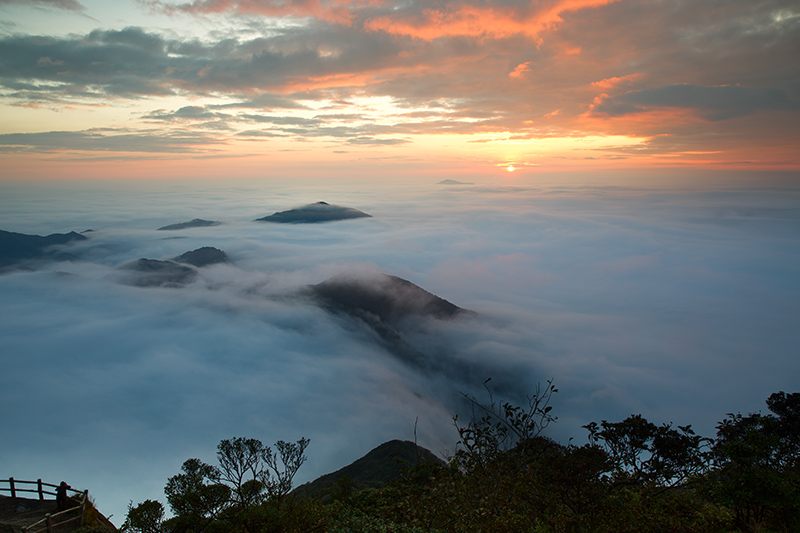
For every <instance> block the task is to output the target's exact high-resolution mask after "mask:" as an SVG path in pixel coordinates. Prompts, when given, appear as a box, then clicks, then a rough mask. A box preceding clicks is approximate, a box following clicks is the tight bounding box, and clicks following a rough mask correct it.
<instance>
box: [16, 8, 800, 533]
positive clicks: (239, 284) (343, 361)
mask: <svg viewBox="0 0 800 533" xmlns="http://www.w3.org/2000/svg"><path fill="white" fill-rule="evenodd" d="M319 201H325V202H329V203H331V204H334V205H340V206H345V207H352V208H355V209H359V210H362V211H364V212H366V213H368V214H370V215H371V217H364V218H358V219H353V220H342V221H336V222H331V223H325V224H271V223H266V222H257V220H258V219H261V218H263V217H265V216H268V215H271V214H273V213H275V212H280V211H284V210H288V209H290V208H293V207H297V206H302V205H305V204H310V203H313V202H319ZM193 219H204V220H207V221H217V222H219V224H218V225H212V226H204V227H193V228H187V229H183V230H179V231H178V230H176V231H159V228H162V227H164V226H168V225H174V224H180V223H184V222H188V221H191V220H193ZM0 230H3V231H5V232H14V233H22V234H26V235H50V234H53V233H68V232H70V231H76V232H83V236H85V237H86V239H85V240H80V241H74V242H72V243H71V244H69V245H65V246H64V247H62V248H59V249H58V250H57V252H58V253H53V254H51V255H48V256H46V257H45V258H38V259H37V260H35V261H33V262H23V263H20V264H16V263H15V264H10V265H9V266H8V268H5V267H4V264H3V263H2V262H0V267H3V268H0V341H2V342H1V343H0V430H2V431H3V434H4V436H5V434H6V433H7V434H8V435H13V438H4V439H3V440H2V443H0V478H6V477H8V476H14V477H15V478H17V479H37V478H39V477H41V478H43V479H44V480H45V481H48V482H56V483H57V482H58V481H60V480H61V479H64V480H67V481H68V483H70V484H71V485H72V486H73V487H78V488H81V489H84V488H87V489H89V490H90V495H93V497H96V498H97V499H96V502H97V504H98V507H99V508H100V509H101V510H102V511H103V512H104V513H105V514H113V515H114V516H113V521H114V522H115V523H116V524H118V525H119V524H121V523H122V520H123V519H124V516H125V513H126V509H127V504H128V502H131V501H132V502H134V503H138V502H141V501H144V500H145V499H151V498H152V499H159V498H161V499H162V501H163V487H164V484H165V483H166V480H167V479H168V478H169V476H172V475H175V474H176V473H178V472H179V471H180V465H181V464H182V462H183V461H184V460H186V459H188V458H190V457H198V458H201V459H202V460H204V461H207V462H211V461H213V460H214V454H215V447H216V445H217V443H218V442H219V441H220V440H221V439H226V438H231V437H234V436H245V437H253V438H259V439H261V440H263V441H264V443H265V444H272V443H274V442H275V441H277V440H279V439H280V440H287V441H296V440H297V439H299V438H301V437H308V438H310V439H311V446H310V447H309V449H308V450H307V454H308V457H309V460H308V463H307V464H306V465H304V467H303V470H302V472H301V474H300V475H299V477H298V481H300V482H305V481H310V480H312V479H314V478H316V477H318V476H321V475H323V474H327V473H329V472H332V471H335V470H337V469H339V468H341V467H343V466H345V465H346V464H348V463H349V462H352V461H354V460H355V459H357V458H359V457H361V456H363V455H364V454H365V453H367V452H368V451H369V450H370V449H372V448H373V447H375V446H377V445H379V444H381V443H382V442H385V441H387V440H391V439H404V440H412V439H413V440H417V439H418V442H419V444H421V445H422V446H425V447H427V448H429V449H431V450H432V451H433V452H434V453H436V454H439V455H441V456H443V457H444V456H447V454H448V453H449V452H452V451H454V447H455V443H456V439H457V434H456V432H455V429H454V428H453V424H452V417H453V415H454V414H458V413H459V410H460V409H463V408H464V404H463V396H462V394H463V393H475V394H481V393H483V392H484V389H483V385H482V384H483V383H484V381H485V380H486V379H487V378H490V377H491V378H492V382H491V383H493V384H494V386H496V387H497V389H496V392H497V393H498V398H499V397H500V396H503V397H504V398H509V399H510V400H512V401H514V402H516V401H518V400H520V398H522V401H524V398H525V395H526V394H529V393H531V392H532V391H534V390H535V387H536V384H537V383H541V382H542V381H544V380H547V379H551V378H553V379H555V382H556V384H557V386H558V388H559V391H560V392H559V394H558V398H557V401H556V404H555V407H554V409H555V411H554V412H557V416H558V417H559V421H558V423H557V424H554V425H553V426H552V427H551V428H548V430H551V429H552V431H551V432H550V433H549V435H550V436H552V438H554V439H556V440H559V441H560V442H563V443H565V444H566V443H567V442H570V441H569V439H574V440H573V441H572V442H573V443H577V444H582V443H584V442H586V433H585V431H584V429H583V428H582V426H583V425H585V424H587V423H589V422H590V421H600V420H610V421H618V420H622V419H624V418H625V417H627V416H629V415H630V414H637V413H641V414H642V415H643V416H645V417H646V418H648V419H649V420H652V421H653V422H655V423H657V424H661V423H670V422H674V423H675V424H681V425H685V424H692V425H693V428H695V429H696V430H697V432H698V434H701V435H704V436H707V437H713V436H714V432H715V425H716V423H717V422H719V421H720V420H722V419H723V418H724V416H725V414H726V413H729V412H744V413H746V412H753V411H757V410H759V409H761V410H764V409H765V404H764V400H765V399H766V398H767V397H768V396H769V394H771V393H773V392H777V391H780V390H784V391H787V392H790V391H796V390H797V388H798V384H800V358H798V354H800V336H798V333H797V325H798V317H800V4H798V2H797V0H618V1H615V0H530V1H527V2H526V1H522V0H499V1H486V0H455V1H447V0H443V1H437V2H434V1H432V0H352V1H349V0H298V1H291V0H283V1H282V0H160V1H159V0H113V1H112V0H29V1H22V0H0ZM87 230H91V231H87ZM6 235H7V234H6ZM0 244H2V243H1V242H0ZM206 246H213V247H215V248H218V249H220V250H223V251H224V252H225V253H226V254H227V256H228V257H229V259H230V262H229V263H227V264H220V265H212V266H205V267H198V268H197V271H198V272H197V273H196V274H197V277H196V278H195V280H194V281H192V282H191V283H187V284H186V285H185V286H181V287H169V286H140V285H137V284H136V283H135V282H132V281H131V280H135V279H136V276H137V275H138V274H135V273H134V274H132V272H138V271H136V270H135V269H134V270H133V271H132V270H131V265H136V264H137V262H138V261H139V260H140V259H142V258H145V259H151V260H154V261H162V262H164V263H166V262H168V261H175V260H179V259H177V258H179V257H180V256H181V255H182V254H184V253H186V252H188V251H191V250H195V249H199V248H201V247H206ZM0 248H2V247H0ZM2 251H3V250H2V249H0V252H2ZM13 251H14V250H12V252H13ZM2 260H3V257H2V254H0V261H2ZM377 273H383V274H390V275H394V276H399V277H401V278H403V279H407V280H409V281H410V282H412V283H414V284H416V285H418V286H420V287H422V288H423V289H425V290H426V291H430V292H431V293H434V294H436V295H437V296H440V297H441V298H444V299H446V300H448V301H450V302H452V303H454V304H455V305H458V306H460V307H463V308H465V309H469V310H471V311H474V314H468V315H464V316H463V317H461V318H459V319H457V320H452V321H447V322H445V321H440V320H434V319H429V320H428V319H426V320H422V319H419V320H418V321H413V320H412V321H410V322H409V324H408V331H403V335H404V338H405V339H406V340H407V341H408V342H409V343H410V345H412V346H414V347H415V348H416V349H418V350H419V352H420V353H421V354H423V355H424V360H425V361H427V362H429V363H430V366H429V367H425V366H419V367H415V366H413V365H409V364H407V362H404V361H402V360H399V359H398V357H396V354H393V352H392V351H391V350H390V349H387V347H386V346H385V345H384V344H382V343H381V339H380V338H379V337H376V334H375V332H374V331H372V330H370V329H369V328H365V327H364V326H363V324H361V323H359V322H358V321H357V320H355V319H354V320H348V319H347V318H346V317H345V318H343V317H341V316H338V315H336V314H334V313H330V312H329V311H328V310H326V309H324V308H322V307H320V306H319V305H317V304H315V303H314V302H310V301H308V298H307V294H308V288H309V286H310V285H314V284H318V283H320V282H323V281H325V280H326V279H329V278H331V277H334V276H339V275H347V276H352V277H354V278H355V279H364V280H367V281H369V280H370V279H374V278H375V276H376V275H377ZM304 295H305V296H304ZM431 368H433V369H434V370H433V371H430V369H431ZM20 398H24V401H21V400H20ZM462 414H465V415H466V413H462ZM76 421H78V422H76Z"/></svg>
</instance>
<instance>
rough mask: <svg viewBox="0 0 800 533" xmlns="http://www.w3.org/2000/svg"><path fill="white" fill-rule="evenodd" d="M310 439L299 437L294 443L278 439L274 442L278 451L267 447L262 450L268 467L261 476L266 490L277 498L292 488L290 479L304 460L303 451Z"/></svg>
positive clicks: (280, 497)
mask: <svg viewBox="0 0 800 533" xmlns="http://www.w3.org/2000/svg"><path fill="white" fill-rule="evenodd" d="M310 442H311V441H310V440H308V439H306V438H305V437H304V438H301V439H300V440H299V441H297V442H296V443H291V442H285V441H282V440H279V441H278V442H276V443H275V448H277V450H278V452H277V453H274V452H273V451H272V449H271V448H269V447H267V448H266V449H265V451H264V462H265V463H266V465H267V467H268V468H269V470H268V471H265V473H264V475H263V476H262V480H263V482H264V485H265V486H266V488H267V492H269V495H270V496H271V497H273V498H277V499H278V500H280V499H282V498H283V497H284V496H286V495H287V494H289V492H290V491H291V490H292V480H293V479H294V476H295V474H297V471H298V470H299V469H300V467H301V466H303V463H304V462H305V461H306V456H305V455H304V452H305V450H306V448H307V447H308V445H309V443H310Z"/></svg>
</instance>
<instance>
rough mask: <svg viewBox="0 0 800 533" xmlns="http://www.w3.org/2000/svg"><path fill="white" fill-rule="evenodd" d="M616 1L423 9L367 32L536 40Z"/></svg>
mask: <svg viewBox="0 0 800 533" xmlns="http://www.w3.org/2000/svg"><path fill="white" fill-rule="evenodd" d="M616 1H618V0H551V1H550V2H546V3H543V4H542V5H541V7H539V6H537V8H533V10H532V11H523V10H520V9H518V8H513V7H485V6H474V5H464V4H461V5H459V4H451V5H450V6H447V7H445V8H444V9H425V10H423V11H422V12H421V13H420V14H419V15H411V16H405V17H404V16H403V15H402V14H401V15H399V16H398V15H385V16H381V17H375V18H372V19H369V20H367V22H366V23H365V24H364V27H365V28H366V29H367V30H369V31H375V32H378V31H382V32H386V33H390V34H393V35H403V36H408V37H414V38H417V39H422V40H425V41H432V40H434V39H437V38H440V37H491V38H504V37H511V36H513V35H520V34H521V35H525V36H527V37H529V38H531V39H538V38H539V34H540V33H541V32H542V31H544V30H547V29H550V28H552V27H553V26H555V25H557V24H558V23H560V22H562V20H563V19H562V18H561V15H562V14H563V13H566V12H569V11H577V10H580V9H584V8H589V7H599V6H603V5H606V4H610V3H613V2H616Z"/></svg>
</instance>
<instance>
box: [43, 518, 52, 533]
mask: <svg viewBox="0 0 800 533" xmlns="http://www.w3.org/2000/svg"><path fill="white" fill-rule="evenodd" d="M44 517H45V518H46V519H47V533H51V532H52V531H53V519H52V518H50V513H47V514H46V515H44Z"/></svg>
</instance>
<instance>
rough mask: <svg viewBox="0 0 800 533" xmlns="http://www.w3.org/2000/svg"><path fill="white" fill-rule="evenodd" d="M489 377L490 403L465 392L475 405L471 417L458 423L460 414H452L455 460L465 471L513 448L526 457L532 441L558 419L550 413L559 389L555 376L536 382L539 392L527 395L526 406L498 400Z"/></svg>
mask: <svg viewBox="0 0 800 533" xmlns="http://www.w3.org/2000/svg"><path fill="white" fill-rule="evenodd" d="M490 380H491V378H490V379H487V380H486V381H484V383H483V384H484V388H486V391H487V392H488V395H489V402H488V403H481V402H480V401H478V400H477V399H476V398H475V397H474V396H471V395H468V394H464V395H463V396H464V398H466V399H467V400H468V401H469V402H470V404H471V406H472V416H471V418H470V420H469V422H468V423H467V425H466V426H461V425H459V422H458V415H456V416H455V417H453V423H454V424H455V426H456V429H457V430H458V436H459V440H458V443H457V444H456V446H457V448H458V449H457V451H456V453H455V455H454V457H453V460H454V462H455V463H456V464H457V465H458V466H459V467H461V468H463V469H466V470H471V469H474V468H485V467H486V465H487V464H489V463H491V462H492V461H494V460H495V459H496V458H497V457H498V456H499V455H501V454H504V455H508V453H509V452H510V451H512V450H513V451H514V455H516V456H518V457H524V456H525V452H526V449H527V447H528V445H529V443H531V442H532V441H533V440H534V439H535V438H536V437H538V436H539V435H540V434H541V433H542V431H544V429H545V428H546V427H547V426H548V425H549V424H550V423H551V422H554V421H555V420H556V417H555V416H553V415H551V414H550V412H551V411H552V409H553V407H552V406H551V405H550V402H551V401H552V398H553V394H555V393H557V392H558V389H557V388H556V387H555V385H553V380H552V379H551V380H549V381H547V384H546V386H545V387H544V388H542V387H541V385H538V384H537V386H536V391H535V392H534V393H533V394H532V395H530V396H528V398H527V405H526V406H524V407H523V406H518V405H513V404H511V403H509V402H503V403H498V402H496V401H495V399H494V395H493V393H492V391H491V389H490V388H489V387H488V386H487V383H488V382H489V381H490Z"/></svg>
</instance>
